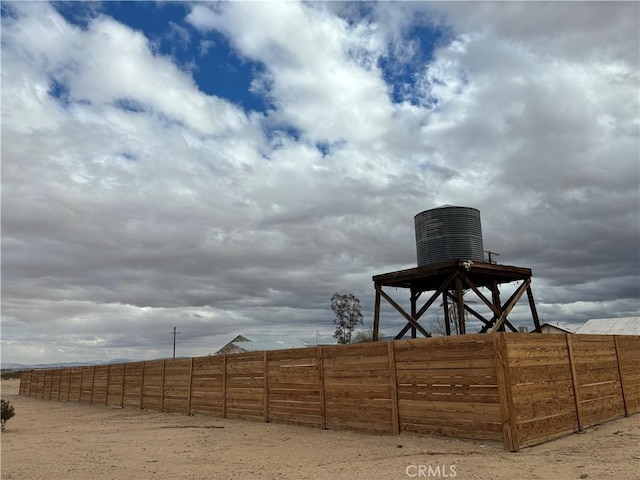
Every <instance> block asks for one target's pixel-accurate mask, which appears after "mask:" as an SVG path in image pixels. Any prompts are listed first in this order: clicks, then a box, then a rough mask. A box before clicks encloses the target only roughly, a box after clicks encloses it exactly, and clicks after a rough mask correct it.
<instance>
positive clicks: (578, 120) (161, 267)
mask: <svg viewBox="0 0 640 480" xmlns="http://www.w3.org/2000/svg"><path fill="white" fill-rule="evenodd" d="M639 9H640V4H639V3H637V2H629V3H624V2H613V3H609V2H606V3H605V2H603V3H596V2H585V3H579V2H558V3H544V2H531V3H515V2H514V3H511V2H498V3H491V2H483V3H458V2H453V3H420V2H408V3H390V2H383V3H349V2H347V3H337V2H332V3H315V2H314V3H298V2H294V1H291V2H286V3H274V2H269V3H259V2H248V3H242V2H235V3H170V4H168V3H162V2H161V3H154V2H143V3H130V2H124V3H114V2H105V3H76V2H70V3H60V4H58V3H55V4H48V3H11V2H2V361H3V362H20V363H35V362H57V361H60V362H66V361H87V360H110V359H113V358H123V357H125V358H134V359H151V358H157V357H162V356H167V355H171V348H172V337H171V335H170V331H171V329H172V328H173V327H174V326H177V327H178V329H179V330H180V332H181V334H180V335H179V336H178V346H177V354H178V355H186V356H194V355H206V354H208V353H211V352H214V351H216V350H217V349H218V348H219V347H221V346H222V345H224V344H225V343H226V342H228V341H229V340H230V339H231V338H232V337H234V336H236V335H238V334H249V333H255V334H266V333H273V334H278V333H281V334H288V335H304V336H311V337H314V336H315V334H316V331H319V332H320V333H322V334H328V335H329V336H330V335H331V333H332V326H331V322H332V319H333V313H332V311H331V309H330V298H331V295H332V294H333V293H335V292H340V293H347V292H352V293H355V294H356V295H357V296H358V297H359V298H360V300H361V302H362V308H363V314H364V316H365V322H366V325H365V326H366V327H370V326H371V323H372V310H373V283H372V281H371V277H372V275H376V274H380V273H386V272H391V271H394V270H399V269H403V268H410V267H412V266H415V262H416V253H415V236H414V230H413V228H414V226H413V217H414V215H415V214H417V213H419V212H421V211H423V210H426V209H429V208H433V207H436V206H440V205H443V204H455V205H464V206H470V207H475V208H478V209H479V210H480V211H481V213H482V228H483V234H484V246H485V249H490V250H493V251H496V252H499V253H500V257H499V261H500V263H503V264H506V265H516V266H521V267H529V268H531V269H532V270H533V274H534V279H533V285H532V287H533V291H534V295H535V297H536V301H537V306H538V310H539V313H540V316H541V317H542V319H543V320H544V321H545V322H565V323H566V322H575V323H580V322H583V321H585V320H586V319H589V318H602V317H619V316H631V315H638V311H639V302H640V279H639V272H640V253H639V251H640V226H639V222H640V220H639V218H640V199H639V189H640V164H639V157H640V148H639V135H638V133H639V109H640V106H639V94H640V84H639V75H638V72H639V65H638V62H639V58H640V49H639V36H638V31H639V20H638V19H639V18H640V12H639ZM504 288H505V295H508V292H507V291H506V290H507V289H508V286H505V287H504ZM390 293H391V294H392V295H393V296H394V297H395V298H398V299H405V297H406V296H407V292H403V291H398V292H395V291H391V292H390ZM405 304H406V302H405ZM525 304H526V302H525ZM512 319H513V321H514V322H515V323H521V324H527V323H528V322H530V318H529V317H528V316H527V309H526V308H524V307H521V308H519V309H518V310H516V311H515V312H514V315H513V317H512ZM426 320H429V318H427V319H426ZM403 325H404V321H402V319H401V318H400V317H399V316H398V315H394V314H393V313H392V312H391V311H390V310H388V309H387V310H385V315H384V316H383V318H382V324H381V328H382V330H383V331H384V333H387V334H395V333H397V332H398V331H399V330H400V329H401V328H402V326H403Z"/></svg>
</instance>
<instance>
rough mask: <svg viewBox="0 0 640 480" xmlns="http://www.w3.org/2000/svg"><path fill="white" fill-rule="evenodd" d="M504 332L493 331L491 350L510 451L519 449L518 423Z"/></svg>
mask: <svg viewBox="0 0 640 480" xmlns="http://www.w3.org/2000/svg"><path fill="white" fill-rule="evenodd" d="M504 336H505V333H504V332H495V333H493V351H494V354H495V364H496V379H497V383H498V400H499V401H500V412H501V414H502V437H503V440H504V445H505V448H506V449H507V450H509V451H511V452H517V451H519V450H520V441H519V438H518V425H517V423H516V416H515V408H514V406H513V395H512V393H511V373H510V371H509V359H508V357H507V346H506V340H505V338H504Z"/></svg>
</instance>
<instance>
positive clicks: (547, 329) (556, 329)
mask: <svg viewBox="0 0 640 480" xmlns="http://www.w3.org/2000/svg"><path fill="white" fill-rule="evenodd" d="M581 326H582V325H574V324H571V323H556V324H555V325H554V324H552V323H544V324H542V325H540V329H541V330H542V333H576V332H577V331H578V330H579V329H580V327H581Z"/></svg>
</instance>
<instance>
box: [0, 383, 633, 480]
mask: <svg viewBox="0 0 640 480" xmlns="http://www.w3.org/2000/svg"><path fill="white" fill-rule="evenodd" d="M18 387H19V380H2V398H4V399H5V400H9V401H10V402H11V403H12V405H13V406H14V407H15V411H16V416H15V417H14V418H13V419H11V420H10V421H9V422H8V423H7V429H6V431H5V432H4V433H3V434H2V438H1V441H2V444H1V447H2V464H1V472H2V479H25V480H34V479H48V480H49V479H65V480H66V479H68V480H76V479H77V480H85V479H127V480H129V479H148V478H149V479H172V480H173V479H184V480H205V479H207V480H213V479H245V478H264V479H332V480H333V479H343V478H344V479H347V478H348V479H363V480H369V479H410V478H457V479H464V480H467V479H482V480H485V479H496V480H498V479H505V480H506V479H509V480H511V479H516V478H521V479H584V478H588V479H610V478H616V479H625V480H626V479H640V415H636V416H634V417H630V418H622V419H619V420H615V421H613V422H609V423H606V424H603V425H600V426H596V427H593V428H591V429H589V430H587V431H586V432H585V433H582V434H573V435H569V436H566V437H563V438H560V439H557V440H554V441H552V442H548V443H545V444H543V445H538V446H536V447H530V448H525V449H523V450H522V451H520V452H519V453H509V452H506V451H504V450H503V449H502V448H501V446H500V445H490V444H486V443H482V442H477V441H461V440H454V439H447V438H440V437H431V436H418V435H408V434H402V435H400V436H394V435H374V434H364V433H356V432H347V431H331V430H324V431H322V430H318V429H314V428H308V427H299V426H290V425H280V424H271V423H260V422H250V421H244V420H232V419H222V418H217V417H206V416H186V415H179V414H167V413H157V412H148V411H139V410H135V409H127V408H125V409H120V408H113V407H105V406H100V405H87V404H79V403H66V402H56V401H49V400H38V399H33V398H26V397H20V396H18V395H17V393H18Z"/></svg>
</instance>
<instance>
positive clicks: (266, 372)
mask: <svg viewBox="0 0 640 480" xmlns="http://www.w3.org/2000/svg"><path fill="white" fill-rule="evenodd" d="M262 385H263V387H264V421H265V422H268V421H269V352H267V351H266V350H265V351H264V373H263V376H262Z"/></svg>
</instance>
